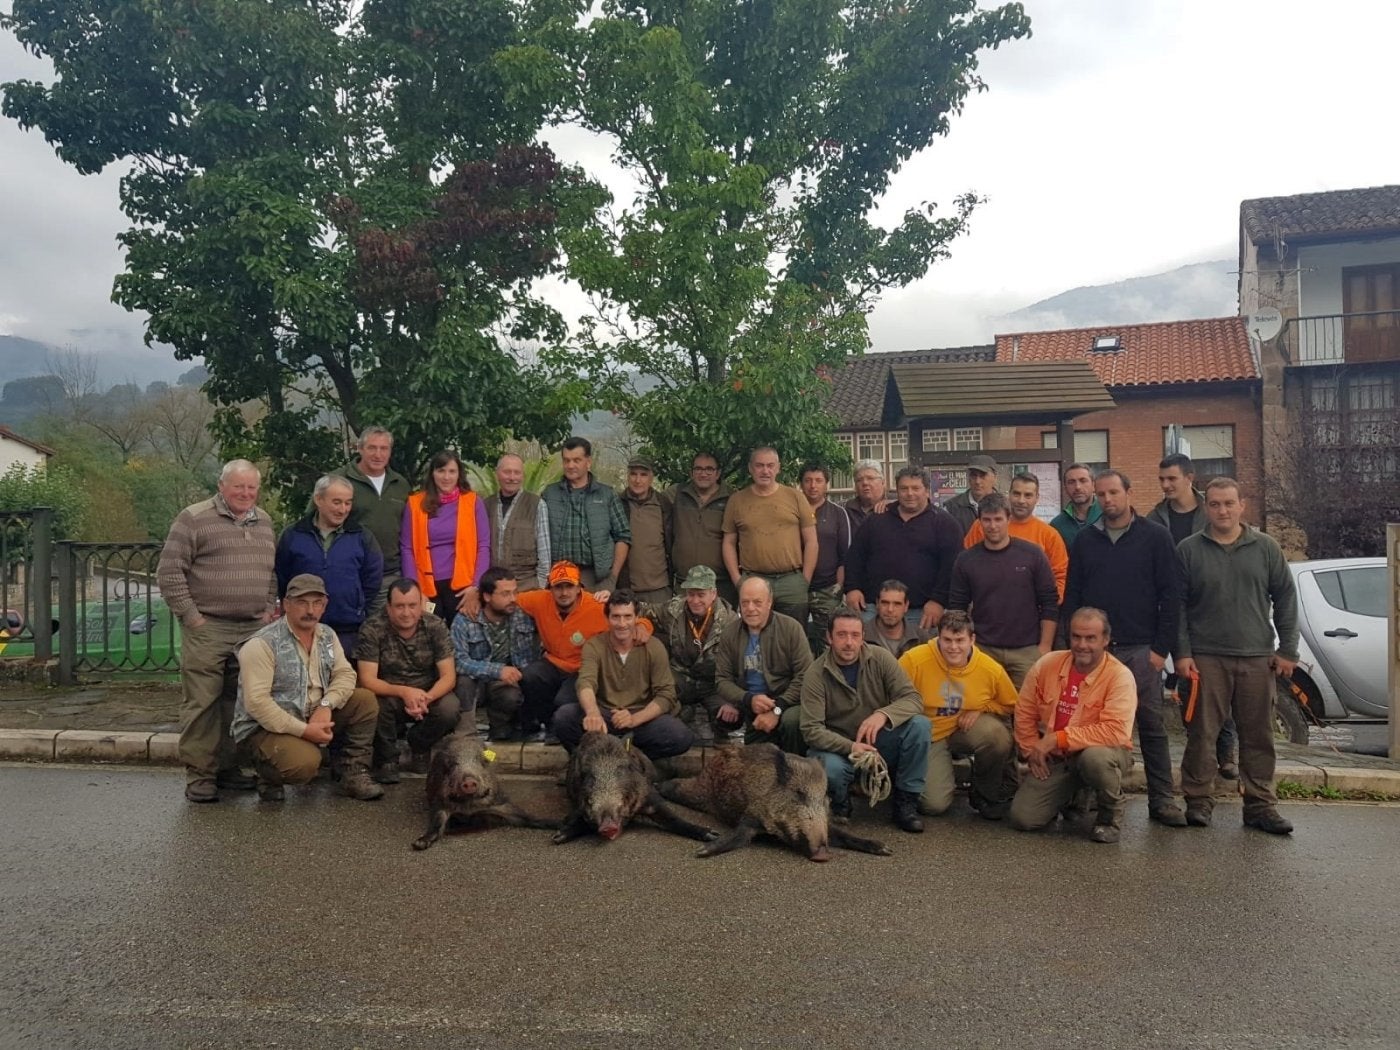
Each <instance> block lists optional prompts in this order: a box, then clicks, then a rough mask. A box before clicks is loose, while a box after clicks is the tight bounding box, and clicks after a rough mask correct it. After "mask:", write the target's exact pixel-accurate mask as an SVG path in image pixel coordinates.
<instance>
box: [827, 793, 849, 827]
mask: <svg viewBox="0 0 1400 1050" xmlns="http://www.w3.org/2000/svg"><path fill="white" fill-rule="evenodd" d="M831 822H832V823H833V824H849V823H850V822H851V800H850V798H843V799H842V800H841V801H840V802H837V801H836V800H835V799H832V800H831Z"/></svg>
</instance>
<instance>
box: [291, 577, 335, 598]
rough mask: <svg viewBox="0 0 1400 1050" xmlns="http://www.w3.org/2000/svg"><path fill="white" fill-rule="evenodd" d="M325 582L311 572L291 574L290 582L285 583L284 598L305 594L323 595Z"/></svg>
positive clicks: (298, 596)
mask: <svg viewBox="0 0 1400 1050" xmlns="http://www.w3.org/2000/svg"><path fill="white" fill-rule="evenodd" d="M325 593H326V584H325V582H324V581H323V580H322V579H321V577H319V576H316V575H315V574H313V573H309V572H303V573H301V574H300V575H297V576H293V577H292V579H291V582H290V583H288V584H287V593H286V594H285V595H283V597H285V598H300V597H302V596H303V595H307V594H319V595H321V596H323V597H324V596H325Z"/></svg>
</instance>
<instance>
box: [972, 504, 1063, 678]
mask: <svg viewBox="0 0 1400 1050" xmlns="http://www.w3.org/2000/svg"><path fill="white" fill-rule="evenodd" d="M978 520H979V521H980V522H981V523H982V532H983V537H984V538H983V540H982V542H981V543H979V544H978V545H977V546H976V547H971V548H969V549H968V550H965V551H963V552H962V553H961V554H959V555H958V560H957V561H956V562H954V563H953V581H952V584H951V586H950V587H949V592H948V593H949V597H948V608H950V609H962V610H963V611H964V612H966V611H968V610H969V609H970V610H971V612H972V616H973V618H974V619H975V620H976V621H977V637H978V641H979V643H980V645H981V648H982V649H983V651H985V652H986V654H987V655H988V656H990V657H991V658H992V659H993V660H995V661H996V662H997V663H999V664H1001V665H1002V666H1003V667H1005V668H1006V673H1007V674H1009V675H1010V676H1011V681H1012V682H1013V683H1015V684H1016V686H1017V688H1019V687H1020V685H1021V683H1022V682H1023V681H1024V680H1025V677H1026V672H1027V671H1029V670H1030V669H1031V665H1032V664H1034V663H1035V662H1036V660H1038V659H1039V658H1040V657H1041V656H1043V655H1044V654H1045V653H1048V652H1049V651H1050V646H1051V644H1052V643H1053V642H1054V640H1055V626H1056V622H1057V621H1058V619H1059V615H1060V607H1059V592H1057V591H1056V590H1055V575H1054V573H1052V572H1051V571H1050V562H1049V560H1048V559H1047V558H1046V557H1045V552H1044V551H1042V550H1041V549H1040V548H1039V547H1037V546H1036V545H1035V544H1034V543H1027V542H1026V541H1025V540H1018V539H1014V538H1012V536H1011V533H1010V531H1009V530H1008V526H1009V524H1010V521H1011V512H1010V509H1009V507H1008V505H1007V501H1006V497H1005V496H1003V495H1002V494H1001V493H1000V492H993V493H991V494H989V495H987V496H985V497H984V498H983V499H982V502H981V510H980V514H979V517H978Z"/></svg>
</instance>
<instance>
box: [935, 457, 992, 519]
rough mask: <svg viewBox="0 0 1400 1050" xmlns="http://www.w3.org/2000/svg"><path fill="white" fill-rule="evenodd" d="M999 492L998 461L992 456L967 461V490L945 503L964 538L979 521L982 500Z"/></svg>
mask: <svg viewBox="0 0 1400 1050" xmlns="http://www.w3.org/2000/svg"><path fill="white" fill-rule="evenodd" d="M996 490H997V461H996V460H994V459H993V458H992V457H991V456H973V457H972V458H971V459H969V460H968V461H967V488H965V489H963V490H962V491H961V492H959V493H958V494H957V495H956V496H949V497H948V498H947V499H945V500H944V501H943V509H944V510H946V511H947V512H948V513H949V514H951V515H952V516H953V520H954V521H956V522H957V523H958V528H960V529H961V530H962V533H963V535H964V536H966V535H967V530H968V529H970V528H972V523H973V522H974V521H976V520H977V508H978V506H979V505H980V504H981V502H982V500H983V499H985V498H986V497H987V496H990V495H991V494H992V493H993V492H995V491H996Z"/></svg>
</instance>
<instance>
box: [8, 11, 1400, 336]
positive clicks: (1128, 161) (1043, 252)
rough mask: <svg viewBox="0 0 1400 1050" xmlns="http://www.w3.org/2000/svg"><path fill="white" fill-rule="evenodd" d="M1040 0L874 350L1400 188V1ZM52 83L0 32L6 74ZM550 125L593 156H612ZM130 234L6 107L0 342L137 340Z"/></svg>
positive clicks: (963, 326)
mask: <svg viewBox="0 0 1400 1050" xmlns="http://www.w3.org/2000/svg"><path fill="white" fill-rule="evenodd" d="M8 6H9V5H8V3H7V2H5V0H0V7H3V8H5V9H8ZM1026 8H1027V10H1028V11H1029V13H1030V16H1031V20H1032V23H1033V30H1034V36H1033V37H1032V38H1031V39H1029V40H1025V41H1018V42H1013V43H1011V44H1009V45H1006V46H1004V47H1003V48H1002V49H1001V50H999V51H996V52H991V53H987V54H985V55H984V56H983V59H982V63H981V74H982V76H983V78H984V79H985V80H986V81H987V84H988V86H989V89H990V90H988V91H987V92H985V93H983V94H981V95H977V96H974V97H973V98H971V99H970V100H969V102H968V104H967V106H966V109H965V111H964V112H963V114H962V115H961V116H960V117H957V118H955V119H954V121H953V125H952V131H951V133H950V135H949V136H948V137H947V138H946V139H942V140H939V141H937V142H936V143H935V144H934V145H933V146H932V147H931V148H930V149H929V150H927V151H926V152H925V153H924V154H923V155H921V156H919V157H917V158H915V159H914V160H913V161H912V162H911V163H910V164H909V165H907V166H906V168H905V169H904V170H903V171H902V172H900V173H899V175H898V176H897V178H896V181H895V183H894V187H893V189H892V190H891V192H890V194H889V196H888V197H887V199H886V201H885V202H884V204H883V206H882V207H883V209H885V210H887V213H888V215H889V216H891V217H894V216H898V215H899V214H901V213H902V212H903V211H904V210H905V208H907V207H909V206H911V205H914V204H917V203H918V202H920V201H924V200H931V201H936V202H938V203H940V204H941V205H944V206H950V205H951V201H952V200H953V198H954V197H955V196H956V195H957V194H959V193H961V192H963V191H966V190H972V191H975V192H977V193H979V194H982V195H984V196H986V197H987V198H988V201H987V203H986V204H984V205H982V206H981V207H980V208H979V209H978V211H977V212H976V213H975V214H974V216H973V220H972V229H971V232H970V234H969V235H968V236H966V237H964V238H963V239H962V240H960V241H959V242H957V243H956V244H955V245H954V249H953V257H952V259H951V260H949V261H946V262H942V263H939V264H937V265H935V266H934V267H933V268H932V270H931V271H930V273H929V274H928V276H926V277H925V278H924V279H923V280H922V281H920V282H918V283H917V284H915V285H912V286H910V287H909V288H906V289H904V290H902V291H899V292H896V293H891V294H889V295H887V296H886V298H885V300H884V301H883V302H882V303H881V305H880V307H879V308H878V309H877V311H876V313H875V314H874V316H873V318H872V323H871V334H872V337H873V340H874V348H875V349H876V350H898V349H908V348H913V347H928V346H952V345H961V344H966V343H977V342H986V341H989V340H990V338H991V336H992V335H993V333H994V330H995V329H996V320H995V319H996V318H997V316H998V315H1000V314H1003V313H1005V312H1007V311H1009V310H1013V309H1016V308H1018V307H1021V306H1024V305H1027V304H1029V303H1031V302H1033V301H1035V300H1037V299H1041V298H1044V297H1046V296H1048V295H1052V294H1055V293H1056V292H1060V291H1064V290H1066V289H1069V288H1073V287H1076V286H1079V285H1085V284H1099V283H1106V282H1111V281H1115V280H1119V279H1122V278H1126V277H1134V276H1139V275H1142V274H1149V273H1154V272H1159V271H1162V270H1167V269H1171V268H1172V267H1175V266H1178V265H1181V264H1184V263H1187V262H1196V261H1200V260H1205V259H1219V258H1229V257H1232V256H1233V255H1234V254H1235V250H1236V248H1235V240H1236V229H1237V224H1238V216H1239V203H1240V201H1241V200H1242V199H1244V198H1248V197H1260V196H1273V195H1280V194H1289V193H1302V192H1309V191H1315V190H1333V189H1346V188H1350V187H1359V186H1373V185H1381V184H1385V183H1394V182H1400V163H1397V162H1400V149H1397V148H1396V146H1395V144H1394V120H1393V111H1394V100H1395V86H1394V69H1395V65H1396V58H1395V41H1396V39H1397V38H1400V5H1396V4H1394V3H1393V2H1392V0H1374V2H1362V0H1332V2H1330V3H1317V2H1316V0H1309V2H1293V0H1268V2H1265V0H1175V2H1173V0H1027V3H1026ZM45 75H46V70H45V67H44V65H43V64H41V63H39V62H38V61H37V60H34V59H33V58H31V57H30V56H28V55H26V54H24V52H23V51H22V50H21V49H20V48H19V46H18V45H17V44H16V43H15V41H14V39H13V38H12V37H10V36H8V35H0V80H9V79H13V78H15V77H20V76H24V77H33V78H40V79H42V78H43V77H45ZM547 137H548V138H549V139H550V141H551V142H552V143H553V144H554V145H555V146H556V148H558V149H560V150H561V152H565V153H569V152H572V153H573V154H574V155H576V156H578V157H580V158H581V159H585V160H587V161H588V162H589V163H590V164H594V165H596V164H597V163H598V162H599V161H600V160H601V158H603V157H605V156H606V151H605V150H602V149H599V148H597V146H596V145H593V144H589V143H584V142H581V141H580V139H579V137H578V136H577V134H572V133H566V132H555V133H551V134H550V135H548V136H547ZM598 173H599V174H600V175H603V174H604V173H603V172H601V171H600V172H598ZM123 228H124V222H123V217H122V215H121V213H120V210H119V208H118V206H117V175H116V173H115V172H113V171H108V172H105V173H103V174H102V175H99V176H89V177H82V176H79V175H78V174H76V173H75V172H74V171H73V170H72V169H71V168H69V167H67V166H66V165H64V164H62V163H60V162H59V161H58V160H57V158H56V157H55V156H54V155H53V152H52V150H51V148H50V147H49V146H48V145H47V144H46V143H45V142H44V141H43V138H42V136H41V135H39V134H37V133H28V134H26V133H22V132H21V131H19V129H18V128H17V126H15V125H14V124H13V123H12V122H10V121H7V120H3V119H0V334H13V335H22V336H26V337H29V338H33V339H39V340H43V341H46V342H52V343H56V344H64V343H74V344H76V345H79V346H81V347H83V348H87V349H92V350H95V351H98V352H107V351H115V350H116V349H118V348H122V349H127V350H129V349H130V348H131V347H133V346H136V345H138V344H139V340H140V334H141V319H140V318H139V317H135V316H133V315H130V314H127V313H126V312H125V311H123V310H121V309H120V308H118V307H116V306H114V305H112V303H111V302H110V294H111V283H112V277H113V275H114V274H115V273H117V272H118V270H119V269H120V267H121V265H122V262H121V257H120V254H119V253H118V251H117V246H116V243H115V240H114V238H115V235H116V234H117V232H118V231H120V230H121V229H123ZM561 299H562V302H561V305H562V306H565V307H566V308H567V307H569V306H570V305H571V304H572V303H573V302H574V301H575V300H574V299H573V297H571V296H567V295H563V296H561Z"/></svg>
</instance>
